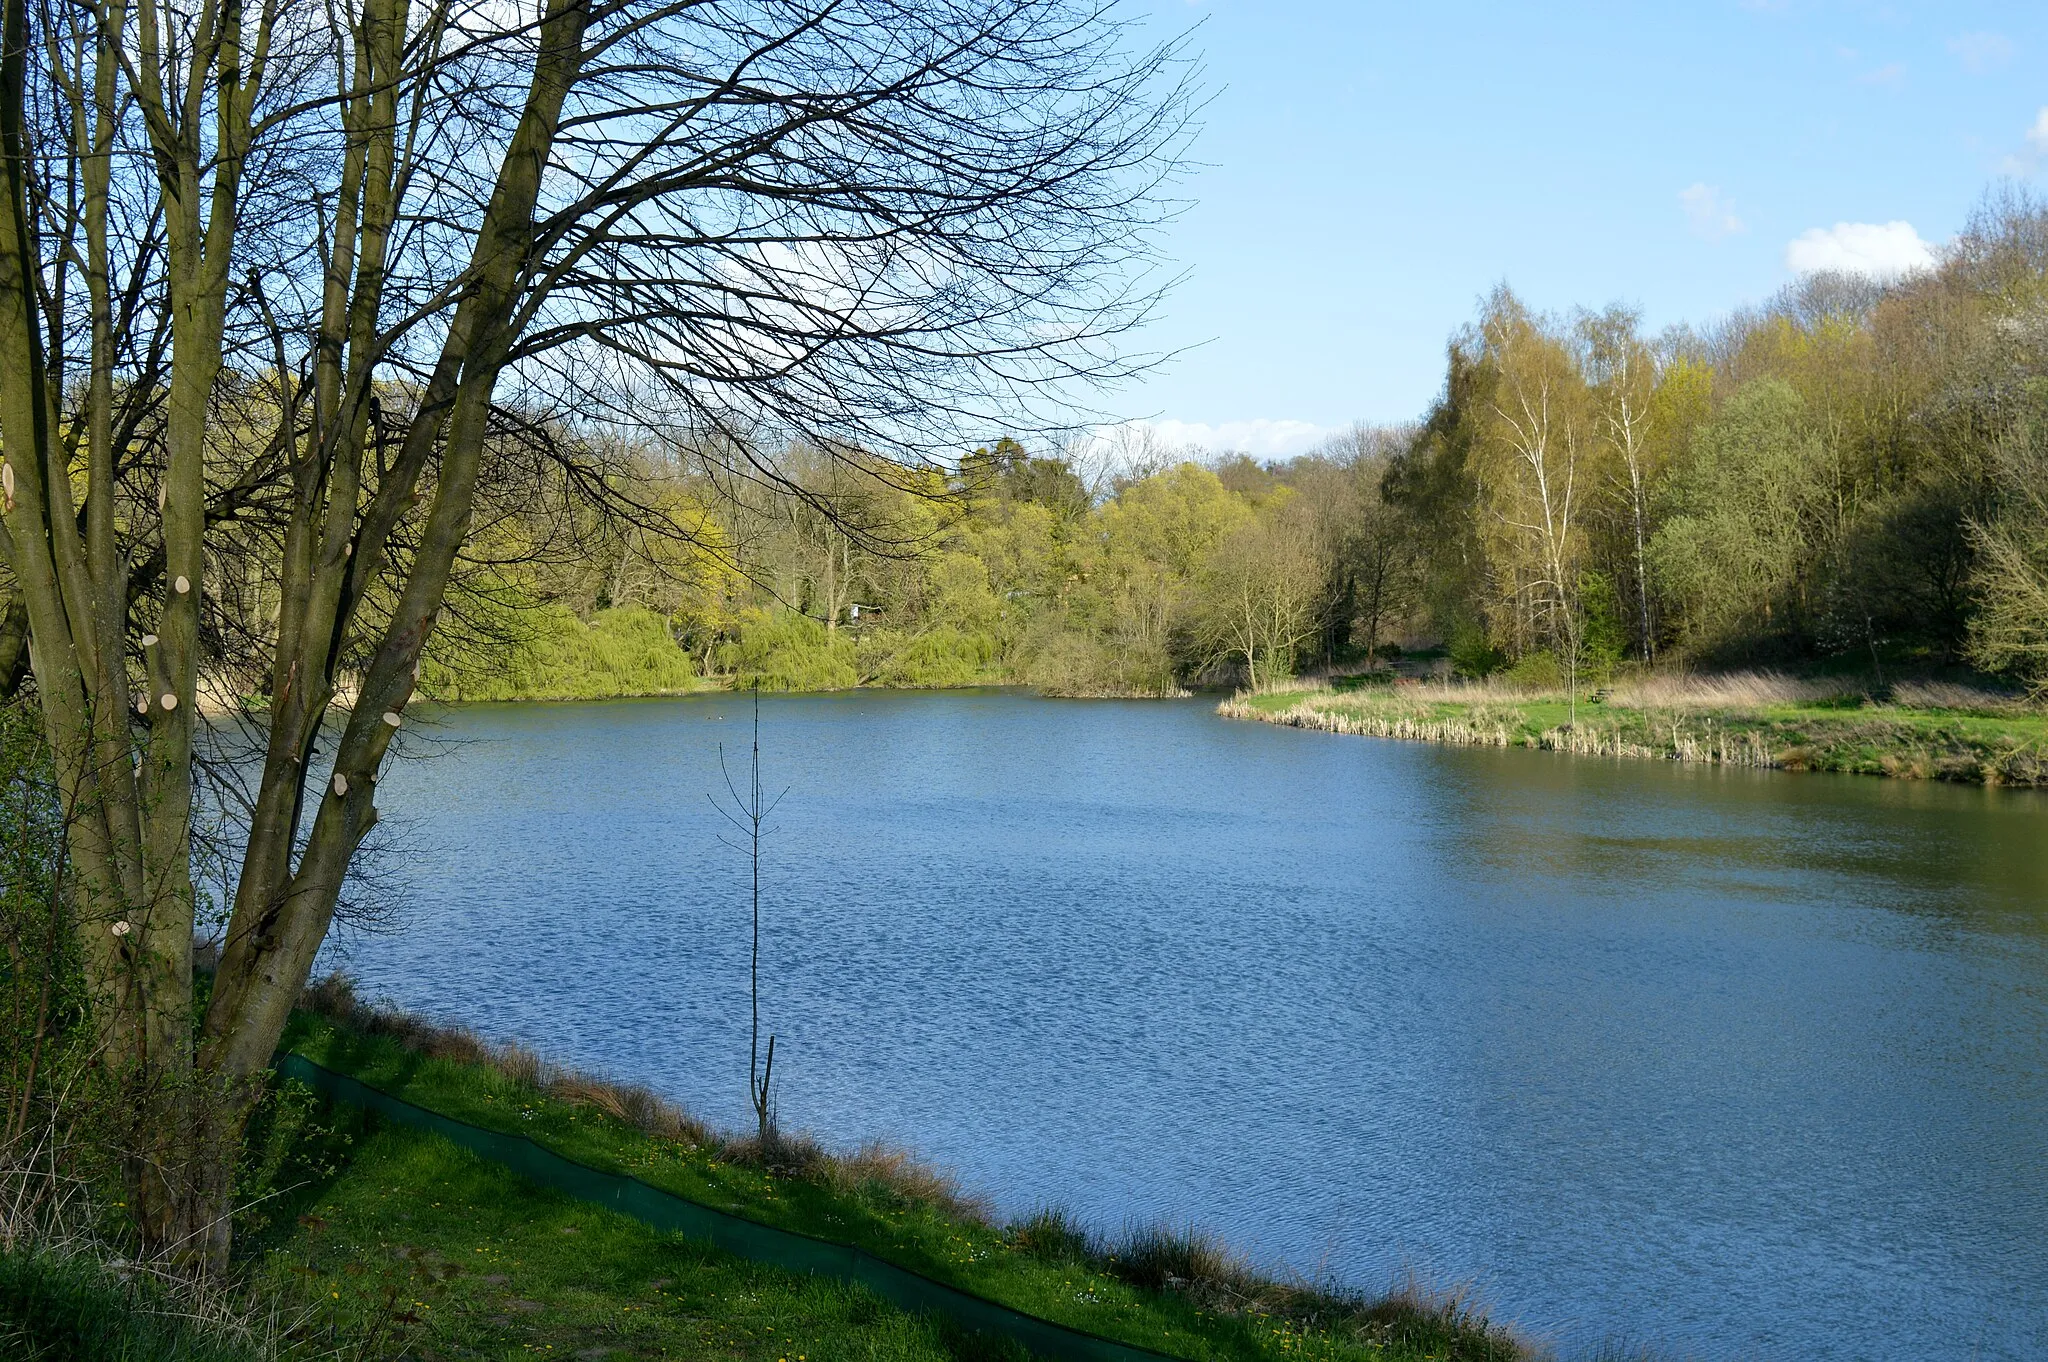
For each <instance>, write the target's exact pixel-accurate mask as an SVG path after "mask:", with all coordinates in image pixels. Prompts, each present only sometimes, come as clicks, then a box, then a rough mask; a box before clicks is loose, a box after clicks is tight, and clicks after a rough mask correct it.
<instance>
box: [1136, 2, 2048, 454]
mask: <svg viewBox="0 0 2048 1362" xmlns="http://www.w3.org/2000/svg"><path fill="white" fill-rule="evenodd" d="M1139 3H1140V4H1141V5H1147V4H1149V9H1150V12H1151V15H1152V19H1151V22H1152V23H1153V24H1154V25H1155V26H1158V28H1159V30H1160V31H1164V29H1165V27H1166V26H1186V25H1188V24H1190V23H1199V27H1198V28H1197V30H1196V32H1195V35H1194V45H1195V48H1196V50H1197V52H1198V53H1199V54H1200V57H1201V61H1202V64H1203V67H1204V70H1205V72H1206V77H1207V83H1208V86H1209V88H1210V89H1211V90H1212V91H1213V92H1214V99H1213V102H1212V103H1211V105H1210V107H1209V109H1208V111H1207V115H1206V118H1205V124H1206V127H1205V131H1204V133H1203V135H1202V137H1201V139H1200V141H1199V143H1198V144H1197V147H1196V155H1197V158H1198V159H1199V160H1201V161H1203V162H1204V163H1206V167H1207V168H1205V169H1203V170H1202V171H1200V172H1199V173H1198V174H1197V175H1195V176H1194V177H1193V178H1192V179H1191V180H1190V181H1189V183H1188V184H1187V185H1186V186H1185V189H1186V193H1187V196H1188V197H1189V198H1190V199H1192V200H1193V201H1194V202H1193V206H1192V207H1191V208H1190V210H1189V211H1188V212H1187V213H1186V215H1185V216H1184V217H1183V218H1182V219H1181V220H1180V221H1179V222H1178V223H1177V224H1176V225H1175V226H1174V227H1173V229H1172V230H1171V232H1170V234H1169V235H1168V237H1167V240H1166V247H1167V250H1168V252H1169V254H1170V255H1171V256H1172V257H1173V258H1174V259H1175V260H1176V261H1177V262H1179V264H1180V265H1181V266H1182V267H1184V268H1186V269H1187V270H1188V271H1189V273H1190V278H1189V280H1188V282H1187V283H1186V284H1184V285H1183V286H1182V287H1181V288H1180V289H1179V290H1178V291H1177V292H1176V293H1175V294H1174V295H1173V296H1172V297H1171V298H1170V299H1169V300H1168V303H1167V306H1166V309H1165V314H1164V316H1163V318H1162V321H1161V322H1160V324H1158V325H1157V326H1156V327H1155V328H1154V329H1153V330H1152V331H1151V332H1150V333H1149V334H1148V335H1147V337H1146V343H1147V344H1148V346H1160V347H1177V346H1183V345H1189V344H1193V343H1195V342H1200V341H1207V342H1208V343H1207V344H1206V345H1204V346H1202V348H1200V349H1199V350H1196V351H1194V352H1193V353H1190V354H1187V355H1185V356H1183V357H1181V358H1180V359H1178V360H1177V361H1175V362H1174V363H1173V364H1172V365H1171V366H1170V367H1169V368H1168V369H1166V370H1165V371H1164V372H1162V373H1160V374H1158V375H1156V376H1154V377H1152V378H1150V379H1148V380H1147V381H1146V382H1144V383H1143V384H1141V385H1139V386H1136V387H1134V388H1131V389H1128V390H1126V391H1124V392H1123V393H1121V394H1118V395H1117V396H1116V397H1115V398H1114V399H1113V406H1114V408H1115V409H1116V410H1117V411H1119V412H1121V413H1123V414H1126V415H1129V416H1132V417H1142V418H1152V419H1154V420H1155V421H1156V422H1157V424H1158V427H1159V433H1160V434H1161V436H1162V437H1164V438H1167V439H1168V440H1169V441H1171V442H1174V443H1180V442H1193V443H1200V444H1205V445H1208V446H1211V447H1219V448H1220V447H1238V448H1245V449H1249V450H1251V451H1253V452H1255V453H1259V454H1262V455H1272V454H1284V453H1291V452H1294V451H1295V450H1297V449H1299V448H1302V447H1305V446H1306V445H1308V444H1310V443H1312V442H1313V441H1314V440H1315V439H1316V438H1317V437H1318V436H1319V434H1320V433H1322V432H1324V431H1329V430H1334V429H1338V428H1341V427H1343V426H1345V425H1347V424H1349V423H1350V422H1352V421H1354V420H1364V421H1397V420H1404V419H1408V418H1412V417H1414V416H1416V415H1418V414H1419V413H1420V412H1421V411H1422V409H1423V408H1424V407H1425V406H1426V405H1427V403H1428V402H1429V400H1430V398H1431V397H1432V396H1433V394H1434V393H1435V392H1436V390H1437V387H1438V385H1439V384H1440V382H1441V380H1442V359H1443V346H1444V343H1445V341H1446V339H1447V338H1448V337H1449V335H1450V334H1451V332H1452V331H1453V330H1454V329H1455V328H1457V327H1458V326H1459V325H1461V324H1462V323H1464V322H1465V321H1467V320H1469V319H1470V318H1471V317H1472V316H1473V314H1474V312H1475V310H1476V305H1477V301H1478V299H1479V297H1480V295H1481V294H1482V293H1484V292H1485V291H1486V290H1487V289H1489V288H1490V287H1491V286H1492V285H1493V284H1495V283H1496V282H1499V281H1501V280H1506V281H1507V282H1508V283H1509V284H1511V285H1512V286H1513V287H1514V288H1515V289H1516V290H1517V291H1518V292H1520V293H1521V294H1522V295H1523V296H1524V297H1525V298H1526V299H1528V300H1529V301H1530V302H1531V303H1532V304H1534V305H1535V306H1537V307H1540V308H1545V309H1567V308H1570V307H1572V306H1574V305H1579V304H1585V305H1601V304H1605V303H1608V302H1616V301H1619V302H1624V303H1629V304H1633V305H1635V306H1638V307H1640V308H1641V309H1642V311H1643V313H1644V316H1645V321H1646V322H1647V324H1648V325H1649V326H1650V327H1652V328H1653V329H1656V328H1661V327H1663V326H1664V325H1666V324H1669V323H1673V322H1678V321H1687V320H1690V321H1696V322H1697V321H1709V320H1711V319H1712V318H1713V317H1714V316H1716V315H1718V314H1721V313H1725V312H1727V311H1728V310H1729V309H1730V308H1733V307H1736V306H1739V305H1741V304H1743V303H1746V302H1754V301H1757V300H1759V299H1762V298H1764V297H1767V296H1768V295H1770V294H1771V293H1773V292H1775V291H1776V290H1777V289H1778V288H1780V287H1781V286H1782V285H1784V284H1785V283H1787V282H1788V281H1790V280H1791V279H1793V278H1794V277H1795V274H1796V268H1795V267H1804V266H1811V265H1812V264H1814V263H1820V262H1832V263H1835V264H1846V265H1862V266H1864V267H1867V268H1871V269H1877V270H1882V269H1886V268H1896V267H1898V266H1900V265H1901V264H1905V263H1910V261H1911V260H1912V259H1913V258H1914V257H1915V253H1916V252H1917V251H1918V250H1919V249H1920V248H1919V246H1918V244H1917V243H1918V242H1925V243H1927V245H1928V246H1929V247H1931V248H1933V249H1937V250H1938V249H1939V247H1940V245H1941V243H1942V242H1943V241H1945V240H1946V239H1948V238H1949V237H1950V236H1952V235H1953V234H1954V233H1955V231H1956V230H1957V229H1958V228H1959V227H1960V226H1961V225H1962V224H1963V222H1964V220H1965V219H1966V218H1967V217H1968V215H1969V212H1970V210H1971V209H1972V207H1973V206H1974V205H1975V204H1976V203H1977V202H1978V200H1979V199H1980V198H1981V196H1982V194H1983V192H1984V191H1985V189H1986V188H1987V187H1989V186H1990V185H1992V184H1993V183H1995V182H1996V181H1997V180H1998V179H1999V178H2000V177H2001V176H2005V175H2012V176H2018V177H2020V178H2023V179H2032V178H2033V177H2035V176H2036V175H2037V174H2040V173H2041V172H2043V171H2044V170H2048V7H2041V6H2034V5H2020V4H1973V3H1959V2H1957V0H1950V3H1945V4H1932V3H1892V4H1868V3H1855V2H1854V0H1700V2H1699V3H1677V4H1637V5H1623V4H1588V3H1535V2H1534V0H1530V2H1527V3H1484V4H1481V3H1468V4H1441V3H1432V2H1431V0H1409V2H1408V3H1379V2H1378V0H1374V2H1372V3H1356V4H1346V3H1339V2H1337V0H1269V2H1268V3H1251V2H1250V0H1196V2H1195V3H1186V2H1185V0H1139ZM2037 187H2039V186H2037ZM1897 223H1905V224H1910V231H1908V230H1906V229H1904V228H1899V227H1895V226H1892V225H1891V224H1897ZM1842 224H1847V225H1848V227H1849V230H1846V231H1838V230H1837V228H1838V226H1839V225H1842ZM1802 238H1804V241H1803V242H1802V240H1801V239H1802ZM1794 243H1800V244H1799V245H1797V246H1796V247H1795V244H1794Z"/></svg>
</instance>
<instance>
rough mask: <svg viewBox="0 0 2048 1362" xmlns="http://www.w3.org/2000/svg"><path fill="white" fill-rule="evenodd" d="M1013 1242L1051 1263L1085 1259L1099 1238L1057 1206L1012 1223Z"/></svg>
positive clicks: (1074, 1261)
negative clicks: (1090, 1233)
mask: <svg viewBox="0 0 2048 1362" xmlns="http://www.w3.org/2000/svg"><path fill="white" fill-rule="evenodd" d="M1010 1242H1011V1243H1013V1244H1015V1245H1016V1246H1017V1247H1018V1248H1020V1249H1022V1250H1023V1251H1024V1252H1026V1253H1028V1254H1030V1255H1031V1256H1032V1257H1034V1258H1042V1259H1044V1260H1045V1261H1046V1262H1049V1263H1079V1262H1085V1261H1087V1260H1088V1259H1089V1258H1091V1257H1093V1256H1094V1254H1095V1241H1094V1239H1093V1238H1092V1237H1091V1236H1090V1235H1089V1233H1088V1231H1087V1230H1086V1229H1084V1228H1083V1227H1082V1226H1081V1224H1080V1222H1079V1221H1077V1220H1075V1219H1074V1217H1072V1216H1071V1215H1069V1214H1067V1213H1066V1212H1065V1211H1063V1210H1061V1209H1059V1208H1058V1207H1056V1206H1048V1207H1045V1208H1044V1209H1042V1210H1037V1211H1033V1212H1032V1213H1031V1214H1030V1215H1027V1216H1025V1217H1024V1218H1023V1219H1022V1220H1019V1221H1017V1222H1015V1223H1014V1224H1012V1225H1011V1226H1010Z"/></svg>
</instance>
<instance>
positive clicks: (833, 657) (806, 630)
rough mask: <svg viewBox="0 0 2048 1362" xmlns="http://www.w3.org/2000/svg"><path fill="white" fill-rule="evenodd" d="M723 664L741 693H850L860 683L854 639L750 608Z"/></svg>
mask: <svg viewBox="0 0 2048 1362" xmlns="http://www.w3.org/2000/svg"><path fill="white" fill-rule="evenodd" d="M718 660H719V665H720V666H721V667H722V668H723V669H724V670H725V671H727V672H729V673H731V675H732V678H733V684H734V686H736V687H738V688H739V689H741V690H746V689H750V688H752V687H754V686H759V687H760V688H761V689H762V690H845V689H847V688H848V687H850V686H855V685H858V684H860V671H859V668H858V667H857V666H856V664H855V650H854V644H853V640H852V638H851V637H849V636H848V635H847V634H846V633H844V632H834V631H828V630H827V629H826V628H825V626H824V625H822V624H820V623H819V622H818V621H816V620H814V619H811V618H809V617H807V616H804V615H799V614H796V613H794V612H792V611H788V610H771V609H766V608H755V609H750V610H748V611H746V612H745V613H743V614H742V615H741V616H740V620H739V626H738V637H736V638H734V639H732V640H731V641H730V642H728V643H726V644H725V645H724V646H723V647H721V648H720V649H719V652H718Z"/></svg>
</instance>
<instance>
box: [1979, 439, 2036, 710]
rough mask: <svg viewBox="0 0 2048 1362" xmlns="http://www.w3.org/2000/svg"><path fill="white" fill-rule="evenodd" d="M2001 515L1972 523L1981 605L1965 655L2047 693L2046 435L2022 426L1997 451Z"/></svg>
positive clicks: (1980, 664) (1999, 513) (1981, 665)
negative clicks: (1968, 651) (1977, 557)
mask: <svg viewBox="0 0 2048 1362" xmlns="http://www.w3.org/2000/svg"><path fill="white" fill-rule="evenodd" d="M1999 478H2000V482H2001V484H2002V490H2003V493H2004V496H2003V500H2002V503H2001V505H2000V507H1999V511H1998V513H1997V514H1996V515H1995V516H1993V517H1991V518H1990V519H1988V520H1986V521H1984V522H1975V523H1972V525H1971V526H1970V534H1971V539H1972V540H1973V542H1974V544H1975V547H1976V548H1977V551H1978V555H1979V559H1978V565H1977V567H1976V570H1975V573H1974V579H1973V583H1972V584H1973V585H1974V587H1975V588H1976V593H1977V598H1978V601H1979V603H1980V604H1979V610H1978V613H1977V616H1976V618H1975V619H1973V620H1972V621H1971V623H1970V657H1971V660H1972V661H1974V662H1975V663H1976V664H1977V665H1978V666H1980V667H1986V668H1989V669H1990V670H1992V671H2004V672H2009V673H2011V674H2013V675H2016V676H2019V677H2022V678H2024V679H2025V680H2026V681H2027V682H2028V683H2029V684H2030V685H2031V686H2032V687H2033V688H2034V690H2035V692H2036V694H2039V695H2044V696H2048V441H2043V440H2042V439H2041V438H2040V436H2039V435H2038V434H2036V432H2035V431H2034V430H2033V429H2032V428H2031V427H2024V426H2023V427H2021V428H2020V429H2019V430H2017V431H2015V433H2014V434H2013V436H2012V437H2010V438H2009V439H2008V441H2007V442H2006V444H2005V445H2004V447H2003V448H2002V449H2001V450H2000V459H1999Z"/></svg>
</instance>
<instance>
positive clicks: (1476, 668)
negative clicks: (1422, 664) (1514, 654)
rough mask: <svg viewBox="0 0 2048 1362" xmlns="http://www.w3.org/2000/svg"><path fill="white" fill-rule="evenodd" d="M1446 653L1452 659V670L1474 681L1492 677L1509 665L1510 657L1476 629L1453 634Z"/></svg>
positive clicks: (1466, 629)
mask: <svg viewBox="0 0 2048 1362" xmlns="http://www.w3.org/2000/svg"><path fill="white" fill-rule="evenodd" d="M1445 651H1446V653H1447V655H1448V656H1449V657H1450V659H1451V669H1452V670H1453V671H1454V672H1456V673H1457V674H1458V675H1459V676H1465V677H1470V678H1472V679H1473V680H1479V679H1481V678H1484V677H1488V676H1492V675H1493V674H1494V673H1495V672H1497V671H1499V670H1500V669H1501V668H1503V667H1505V666H1507V665H1508V655H1507V654H1506V653H1505V652H1503V651H1501V650H1500V649H1499V648H1496V647H1495V646H1494V645H1493V641H1492V640H1491V639H1489V638H1487V636H1486V635H1485V634H1484V633H1481V632H1480V631H1479V630H1478V629H1475V628H1470V627H1468V628H1465V629H1463V630H1460V631H1459V632H1458V633H1456V634H1453V635H1452V636H1451V642H1450V646H1449V648H1447V649H1446V650H1445Z"/></svg>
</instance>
